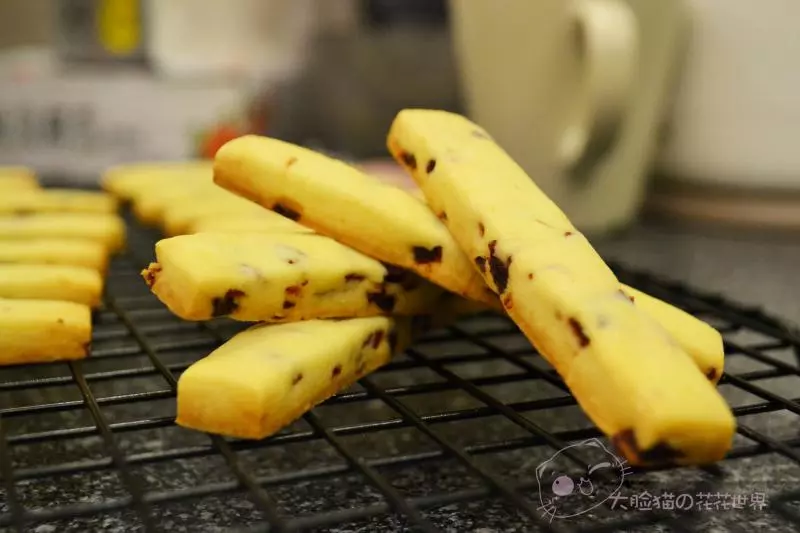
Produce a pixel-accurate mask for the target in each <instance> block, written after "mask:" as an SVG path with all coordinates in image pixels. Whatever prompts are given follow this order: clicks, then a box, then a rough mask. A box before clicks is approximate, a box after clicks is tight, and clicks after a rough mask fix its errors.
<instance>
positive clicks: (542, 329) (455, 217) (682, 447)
mask: <svg viewBox="0 0 800 533" xmlns="http://www.w3.org/2000/svg"><path fill="white" fill-rule="evenodd" d="M388 146H389V150H390V152H391V153H392V155H393V156H394V157H395V159H396V160H397V161H398V162H399V163H400V164H402V165H403V166H404V167H405V168H406V169H407V171H408V172H409V173H410V174H411V176H412V177H413V178H414V180H415V181H416V182H417V184H418V185H419V186H420V188H421V189H422V191H423V193H424V194H425V197H426V198H427V201H428V204H429V205H430V207H431V208H432V209H433V210H435V211H436V212H437V213H444V216H443V220H444V223H445V225H446V226H447V228H448V230H449V231H450V233H451V234H452V235H453V237H454V238H455V240H456V241H457V242H458V244H459V246H460V247H461V248H462V250H464V252H465V253H466V254H467V255H468V256H469V257H472V258H474V261H475V263H476V265H477V267H478V269H479V271H480V272H481V273H482V275H483V277H484V279H485V280H486V282H487V284H488V285H489V286H490V287H492V289H493V290H495V292H496V293H497V294H498V295H499V296H500V298H501V301H502V303H503V306H504V307H505V309H506V311H507V312H508V314H509V316H510V317H511V318H512V319H513V320H514V321H515V322H516V323H517V325H518V326H519V327H520V329H521V330H522V331H523V332H524V333H525V335H526V336H527V337H528V339H529V340H530V341H531V343H533V344H534V346H536V347H537V348H538V350H539V351H540V352H541V353H542V355H543V356H544V357H545V358H546V359H547V360H548V362H550V363H551V364H552V365H553V367H554V368H555V369H556V370H557V371H558V373H559V374H560V375H561V376H562V377H563V378H564V381H565V383H566V384H567V386H568V387H569V389H570V390H571V391H572V394H573V395H574V396H575V399H576V400H577V401H578V403H579V404H580V406H581V407H582V408H583V410H584V411H585V412H586V413H587V415H588V416H589V417H590V418H591V419H592V421H593V422H595V424H597V426H598V427H599V428H600V429H601V430H602V431H603V432H604V433H605V434H606V435H608V436H609V437H611V438H612V440H613V442H614V443H615V445H616V447H617V448H618V449H619V450H620V452H621V453H623V454H624V455H625V457H626V458H627V459H628V461H630V462H631V463H632V464H658V463H679V464H705V463H711V462H714V461H717V460H720V459H722V458H723V457H724V456H725V454H726V453H727V451H728V450H729V449H730V446H731V441H732V438H733V433H734V431H735V426H736V423H735V419H734V417H733V414H732V413H731V410H730V407H729V406H728V405H727V404H726V403H725V400H724V399H723V398H722V396H721V395H720V394H719V392H718V391H717V390H716V388H715V387H714V385H713V384H712V383H710V382H709V380H708V379H707V378H706V377H705V376H703V374H702V373H701V372H700V371H699V370H698V368H697V366H696V365H695V363H694V362H693V361H692V359H691V358H690V357H689V356H688V355H687V353H686V352H685V351H684V350H683V349H682V348H681V347H680V345H679V344H678V343H677V342H676V341H675V339H674V338H673V337H672V336H670V335H669V334H668V333H667V331H666V330H665V329H664V328H663V327H661V326H660V325H659V324H658V323H657V322H655V321H654V320H653V319H652V318H650V317H648V316H647V315H646V314H645V313H644V312H642V311H640V310H639V309H638V308H637V307H636V306H635V305H634V304H633V303H632V302H631V301H630V300H629V298H628V297H627V296H626V295H625V294H623V293H622V292H621V290H620V283H619V281H618V280H617V278H616V277H615V276H614V275H613V273H612V272H611V270H610V269H609V268H608V266H607V265H606V264H605V263H604V262H603V260H602V259H601V258H600V256H599V255H598V254H597V253H596V252H595V250H594V249H593V248H592V246H591V245H590V244H589V243H588V242H587V240H586V239H585V238H584V236H583V235H582V234H581V233H580V232H578V231H577V230H576V228H575V227H573V225H572V224H571V223H570V221H569V220H568V218H567V217H566V215H564V213H563V212H562V211H561V210H560V209H559V208H558V206H556V205H555V204H554V203H553V202H552V201H551V200H550V199H549V198H548V197H547V196H546V195H545V194H544V193H542V191H541V190H540V189H539V188H538V187H537V186H536V185H535V184H534V182H533V181H532V180H531V178H530V177H529V176H528V175H526V173H525V172H524V171H523V170H522V169H521V168H520V167H519V166H518V165H517V164H516V163H515V162H514V161H513V160H512V159H511V157H509V156H508V154H506V153H505V152H504V151H503V150H502V149H501V148H500V147H499V146H498V145H497V144H496V143H495V142H494V141H493V140H492V139H491V137H490V136H489V135H488V134H487V133H486V131H484V130H483V129H482V128H480V127H479V126H477V125H476V124H474V123H472V122H471V121H469V120H468V119H466V118H464V117H462V116H459V115H456V114H452V113H448V112H444V111H430V110H403V111H401V112H400V113H399V114H398V115H397V117H396V118H395V120H394V122H393V124H392V127H391V130H390V132H389V137H388Z"/></svg>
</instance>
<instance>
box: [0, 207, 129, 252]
mask: <svg viewBox="0 0 800 533" xmlns="http://www.w3.org/2000/svg"><path fill="white" fill-rule="evenodd" d="M33 238H54V239H88V240H92V241H96V242H99V243H101V244H103V245H104V246H105V247H106V249H107V250H108V251H109V252H111V253H113V252H117V251H119V250H121V249H122V248H123V247H124V246H125V239H126V231H125V223H124V222H123V221H122V218H121V217H120V216H119V215H115V214H100V213H91V214H90V213H42V214H35V215H26V216H0V240H21V239H22V240H25V239H33Z"/></svg>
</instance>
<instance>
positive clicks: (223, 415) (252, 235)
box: [143, 110, 734, 464]
mask: <svg viewBox="0 0 800 533" xmlns="http://www.w3.org/2000/svg"><path fill="white" fill-rule="evenodd" d="M388 146H389V150H390V152H391V153H392V155H393V156H394V157H395V159H396V160H397V161H398V163H399V164H400V165H401V166H403V167H404V168H405V169H406V170H407V171H408V172H409V174H410V175H411V176H412V178H413V179H414V180H415V182H416V183H417V184H418V185H419V189H420V192H421V196H415V195H414V194H413V193H409V192H407V191H404V190H402V189H399V188H397V187H394V186H391V185H388V184H385V183H382V182H381V181H379V180H378V179H376V178H374V177H371V176H368V175H366V174H364V173H363V172H361V171H360V170H358V169H357V168H355V167H353V166H350V165H348V164H346V163H344V162H342V161H338V160H336V159H333V158H331V157H328V156H326V155H323V154H320V153H316V152H314V151H311V150H308V149H306V148H303V147H300V146H296V145H293V144H290V143H286V142H283V141H280V140H277V139H271V138H266V137H257V136H246V137H241V138H238V139H235V140H233V141H230V142H229V143H227V144H226V145H225V146H223V147H222V149H220V150H219V151H218V152H217V155H216V159H215V161H214V168H213V180H214V183H215V184H216V185H218V186H220V187H221V188H223V189H225V190H227V191H229V192H231V193H234V194H236V195H238V196H240V197H241V198H243V199H246V200H248V201H250V202H252V203H253V204H255V205H258V206H260V207H261V208H262V209H265V210H268V211H269V212H271V213H272V215H273V220H276V221H277V220H278V219H275V218H274V215H277V216H280V217H282V219H280V223H278V222H276V223H275V224H274V226H273V225H271V223H270V222H269V221H268V219H267V218H266V217H265V218H264V219H259V220H260V223H259V226H258V228H257V229H255V228H254V229H253V231H252V232H248V231H247V224H246V221H245V220H244V219H243V218H241V219H240V220H239V221H238V222H236V223H235V224H234V223H231V226H230V227H231V228H234V229H235V231H231V232H227V231H225V225H224V224H222V225H218V226H216V228H215V227H214V225H213V224H211V223H210V222H204V224H208V225H207V226H202V227H201V229H197V228H194V229H192V228H185V229H187V231H186V232H187V233H190V234H186V235H181V236H176V237H171V238H167V239H164V240H162V241H160V242H159V243H158V244H157V245H156V260H155V262H153V263H152V264H151V265H150V266H149V267H148V268H147V269H146V270H145V271H144V272H143V275H144V277H145V280H146V281H147V283H148V284H150V286H151V288H152V290H153V292H154V293H155V294H156V295H157V296H158V297H159V298H160V299H161V300H162V301H163V302H164V303H165V304H166V305H167V306H168V307H169V308H170V309H171V310H172V311H173V312H174V313H175V314H177V315H178V316H182V317H183V318H185V319H187V320H205V319H208V318H210V317H213V316H228V317H231V318H233V319H237V320H245V321H252V322H256V323H257V324H256V325H254V326H252V328H251V329H249V330H246V331H245V332H244V333H241V334H239V335H238V336H236V337H234V338H233V339H231V340H230V341H229V342H228V343H226V344H225V345H223V346H222V347H221V348H219V349H218V350H216V351H215V352H214V353H212V354H211V355H210V356H208V357H206V358H205V359H203V360H201V361H199V362H198V363H196V364H195V365H193V366H192V367H190V368H189V369H188V370H187V371H186V372H185V373H184V374H183V375H182V377H181V379H180V381H179V387H178V423H179V424H182V425H184V426H186V427H190V428H194V429H199V430H204V431H211V432H216V433H222V434H227V435H233V436H238V437H243V438H262V437H266V436H269V435H271V434H273V433H274V432H275V431H277V430H279V429H280V428H281V427H284V426H285V425H286V424H287V423H289V422H291V421H292V420H294V419H295V418H297V417H298V416H300V415H301V414H302V413H304V412H306V411H307V410H308V409H310V408H311V407H313V406H314V405H316V404H317V403H319V402H321V401H323V400H324V399H326V398H327V397H329V396H330V395H332V394H334V393H335V392H336V391H338V390H341V389H342V388H344V387H346V386H347V385H349V384H350V383H352V382H353V381H354V380H355V379H358V378H359V377H360V376H363V375H365V374H366V373H368V372H370V371H372V370H375V369H377V368H379V367H380V366H381V365H382V364H385V362H387V361H388V360H389V358H390V357H391V355H392V354H393V353H397V352H398V351H400V350H402V349H404V347H406V346H407V345H408V343H411V342H413V339H414V335H415V334H417V333H418V331H420V328H416V329H415V328H414V324H417V325H418V326H419V325H420V324H422V323H424V324H425V325H426V326H427V327H436V326H441V325H446V324H448V323H449V321H452V320H454V319H456V318H457V317H458V316H460V315H462V314H464V313H469V312H475V311H476V310H487V311H494V312H497V313H503V314H507V315H508V316H509V318H510V319H511V320H513V321H514V322H515V323H516V324H517V325H518V326H519V328H520V330H521V331H522V332H523V333H524V334H525V335H526V337H527V338H528V339H529V340H530V341H531V343H532V344H533V345H534V346H535V347H536V348H537V349H538V350H539V351H540V353H541V354H542V356H543V357H544V358H545V359H546V360H547V361H548V362H549V363H550V364H551V365H552V366H553V368H554V369H555V370H556V371H557V372H558V373H559V375H560V376H561V377H562V378H563V379H564V381H565V383H566V385H567V386H568V387H569V389H570V391H571V392H572V394H573V395H574V396H575V398H576V400H577V401H578V403H579V404H580V406H581V407H582V409H583V410H584V411H585V412H586V413H587V415H588V416H589V417H590V418H591V419H592V421H593V422H594V423H595V424H596V425H597V426H598V427H599V428H600V429H601V430H602V431H603V432H604V433H606V434H607V435H608V436H609V438H611V439H612V441H613V442H614V444H615V445H616V447H617V449H618V450H619V451H620V453H623V454H624V455H625V457H626V458H627V459H628V460H629V461H630V462H631V463H632V464H659V463H664V462H670V463H680V464H702V463H709V462H713V461H716V460H719V459H721V458H722V457H723V456H724V454H725V453H726V452H727V450H728V449H729V447H730V443H731V440H732V435H733V431H734V419H733V416H732V414H731V412H730V409H729V407H728V406H727V405H726V403H725V402H724V400H723V399H722V397H721V396H720V394H719V393H718V392H717V390H716V382H717V380H718V379H719V377H720V376H721V374H722V370H723V357H724V354H723V350H722V340H721V336H720V335H719V333H718V332H717V331H715V330H714V329H713V328H712V327H710V326H709V325H707V324H705V323H703V322H702V321H700V320H698V319H696V318H694V317H692V316H691V315H688V314H686V313H684V312H683V311H680V310H678V309H676V308H674V307H672V306H670V305H668V304H667V303H665V302H661V301H659V300H657V299H655V298H653V297H650V296H648V295H646V294H644V293H642V292H640V291H637V290H635V289H634V288H632V287H628V286H625V285H622V284H620V282H619V281H618V280H617V279H616V278H615V277H614V275H613V273H612V272H611V270H610V269H609V268H608V267H607V266H606V264H605V263H604V262H603V260H602V259H601V258H600V257H599V256H598V255H597V253H596V252H595V251H594V249H593V248H592V247H591V245H590V244H589V243H588V241H587V240H586V239H585V238H584V237H583V236H582V235H581V233H580V232H579V231H578V230H577V229H576V228H575V227H573V226H572V224H571V223H570V221H569V220H568V219H567V217H566V216H565V215H564V214H563V213H562V212H561V211H560V209H559V208H558V207H557V206H556V205H555V204H553V203H552V202H551V201H550V200H549V199H548V198H547V197H546V196H545V195H544V194H543V193H541V191H540V190H539V189H538V188H537V187H536V185H535V183H534V181H533V180H532V179H531V178H530V177H529V176H527V175H526V174H525V173H524V172H523V171H522V169H521V168H520V167H519V166H518V165H516V163H515V162H514V161H513V160H512V159H511V158H510V157H509V156H508V155H507V154H506V153H505V152H504V151H503V150H502V149H501V148H500V147H499V146H498V145H497V144H496V143H495V142H494V141H493V140H492V139H491V137H490V136H489V134H488V133H487V132H486V131H484V130H483V129H481V128H480V127H479V126H477V125H476V124H474V123H472V122H471V121H469V120H468V119H466V118H464V117H462V116H459V115H454V114H451V113H446V112H441V111H428V110H405V111H402V112H401V113H400V114H399V115H398V116H397V117H396V120H395V122H394V124H393V125H392V128H391V130H390V132H389V137H388ZM292 224H294V225H292ZM190 226H191V224H190ZM204 228H207V229H204ZM422 319H424V320H422ZM392 339H396V340H394V341H393V340H392ZM400 339H402V340H400ZM383 343H386V344H385V345H384V344H383ZM223 406H224V408H223Z"/></svg>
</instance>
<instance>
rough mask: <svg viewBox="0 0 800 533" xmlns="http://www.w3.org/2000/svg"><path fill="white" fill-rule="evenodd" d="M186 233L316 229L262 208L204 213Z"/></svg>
mask: <svg viewBox="0 0 800 533" xmlns="http://www.w3.org/2000/svg"><path fill="white" fill-rule="evenodd" d="M186 233H314V230H312V229H311V228H307V227H305V226H303V225H302V224H298V223H297V222H294V221H292V220H289V219H288V218H286V217H284V216H281V215H279V214H278V213H275V212H274V211H268V210H266V209H262V210H261V211H260V212H259V213H250V214H246V215H225V216H219V215H213V216H209V215H204V216H202V217H200V218H197V219H195V220H194V221H193V222H192V223H191V224H190V226H189V228H188V229H187V231H186Z"/></svg>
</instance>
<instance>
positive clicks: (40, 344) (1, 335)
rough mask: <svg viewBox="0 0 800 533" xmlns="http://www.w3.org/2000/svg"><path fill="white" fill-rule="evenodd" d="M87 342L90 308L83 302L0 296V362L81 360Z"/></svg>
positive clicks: (90, 336) (90, 332)
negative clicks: (14, 298)
mask: <svg viewBox="0 0 800 533" xmlns="http://www.w3.org/2000/svg"><path fill="white" fill-rule="evenodd" d="M91 341H92V318H91V311H90V309H89V307H87V306H85V305H82V304H78V303H74V302H62V301H54V300H7V299H3V298H0V365H18V364H28V363H47V362H51V361H64V360H71V359H82V358H84V357H86V356H87V355H88V354H89V345H90V343H91Z"/></svg>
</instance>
